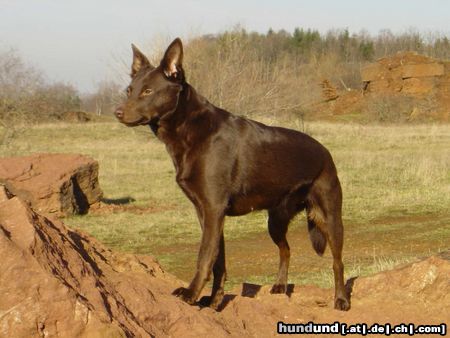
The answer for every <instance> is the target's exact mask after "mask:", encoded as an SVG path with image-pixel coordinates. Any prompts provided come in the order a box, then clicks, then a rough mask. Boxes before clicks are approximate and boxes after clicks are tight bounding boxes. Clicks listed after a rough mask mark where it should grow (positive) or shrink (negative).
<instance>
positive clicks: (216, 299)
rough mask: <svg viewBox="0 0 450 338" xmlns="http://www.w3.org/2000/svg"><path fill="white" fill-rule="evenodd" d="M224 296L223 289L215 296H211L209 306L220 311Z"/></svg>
mask: <svg viewBox="0 0 450 338" xmlns="http://www.w3.org/2000/svg"><path fill="white" fill-rule="evenodd" d="M223 297H224V294H223V290H222V291H219V292H217V293H216V294H215V295H214V296H212V297H211V299H210V302H209V307H210V308H211V309H214V310H216V311H219V310H220V308H221V305H222V302H223Z"/></svg>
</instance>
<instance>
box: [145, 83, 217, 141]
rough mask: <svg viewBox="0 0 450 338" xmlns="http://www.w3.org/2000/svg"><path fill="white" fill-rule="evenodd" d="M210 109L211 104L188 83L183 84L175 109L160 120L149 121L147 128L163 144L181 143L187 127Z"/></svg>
mask: <svg viewBox="0 0 450 338" xmlns="http://www.w3.org/2000/svg"><path fill="white" fill-rule="evenodd" d="M211 108H213V106H212V105H211V103H209V102H208V101H207V100H206V99H205V98H204V97H203V96H201V95H199V94H198V93H197V91H196V90H195V89H194V88H193V87H192V86H191V85H190V84H189V83H187V82H184V83H183V88H182V90H181V91H180V94H179V97H178V104H177V107H176V109H175V110H174V111H173V112H170V113H168V114H166V115H164V116H163V117H161V118H155V119H153V120H151V121H150V123H149V127H150V129H151V130H152V131H153V132H154V133H155V135H156V136H157V137H158V138H159V139H161V140H162V141H163V142H164V143H167V142H170V141H174V140H180V141H181V139H183V136H184V133H186V132H187V131H188V130H187V129H189V125H190V124H191V123H192V122H193V121H194V120H197V121H198V119H200V118H201V116H202V115H205V113H206V112H210V111H211V110H212V109H211Z"/></svg>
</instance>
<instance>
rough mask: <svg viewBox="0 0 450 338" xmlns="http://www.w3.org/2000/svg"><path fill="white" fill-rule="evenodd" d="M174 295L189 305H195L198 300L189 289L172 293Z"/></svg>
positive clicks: (181, 289)
mask: <svg viewBox="0 0 450 338" xmlns="http://www.w3.org/2000/svg"><path fill="white" fill-rule="evenodd" d="M172 295H174V296H177V297H178V298H180V299H181V300H183V301H184V302H186V303H188V304H191V305H192V304H194V303H195V301H196V299H195V297H194V294H193V292H192V291H191V290H190V289H187V288H183V287H181V288H178V289H175V290H174V291H173V292H172Z"/></svg>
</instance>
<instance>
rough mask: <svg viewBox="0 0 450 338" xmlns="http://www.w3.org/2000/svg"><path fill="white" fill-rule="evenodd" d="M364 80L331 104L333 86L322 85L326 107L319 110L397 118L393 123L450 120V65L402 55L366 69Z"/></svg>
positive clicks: (416, 56) (415, 56) (413, 54)
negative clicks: (398, 121)
mask: <svg viewBox="0 0 450 338" xmlns="http://www.w3.org/2000/svg"><path fill="white" fill-rule="evenodd" d="M361 79H362V89H361V90H351V91H345V92H344V91H343V92H341V93H339V92H338V93H336V94H335V95H334V98H333V99H332V100H330V96H329V89H328V88H330V87H332V84H329V86H327V87H324V86H323V84H322V88H323V97H324V100H325V102H327V103H326V104H322V105H319V109H320V110H328V111H330V110H331V111H332V113H333V114H338V115H339V114H349V113H357V112H358V113H360V112H368V113H369V114H370V113H371V114H375V115H376V117H378V118H379V119H381V120H382V119H383V118H386V117H385V116H382V114H386V113H387V114H397V115H398V116H397V117H395V118H393V120H398V119H399V118H400V117H401V116H403V118H404V119H407V120H424V119H425V120H426V119H433V120H440V121H448V120H449V119H450V62H449V61H443V60H437V59H433V58H430V57H427V56H424V55H418V54H417V53H414V52H401V53H397V54H396V55H394V56H390V57H385V58H382V59H379V60H377V61H376V62H374V63H371V64H369V65H367V66H365V67H363V68H362V69H361ZM324 81H327V80H324ZM327 82H328V81H327ZM328 83H329V82H328ZM380 115H381V116H380Z"/></svg>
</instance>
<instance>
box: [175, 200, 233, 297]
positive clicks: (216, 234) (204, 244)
mask: <svg viewBox="0 0 450 338" xmlns="http://www.w3.org/2000/svg"><path fill="white" fill-rule="evenodd" d="M205 209H206V210H204V212H203V217H202V219H200V221H203V224H202V229H203V234H202V241H201V244H200V251H199V254H198V260H197V272H196V274H195V276H194V279H193V280H192V282H191V284H190V285H189V287H188V288H178V289H176V290H175V291H174V292H173V294H174V295H176V296H177V297H180V298H181V299H183V300H184V301H185V302H186V303H188V304H194V303H195V301H196V300H197V298H198V296H199V295H200V292H201V291H202V289H203V287H204V286H205V284H206V282H207V281H208V280H209V277H210V275H211V271H212V267H213V265H214V263H215V262H216V259H217V256H218V253H219V248H220V241H221V236H222V231H223V222H224V213H223V211H222V210H215V209H213V208H205Z"/></svg>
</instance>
